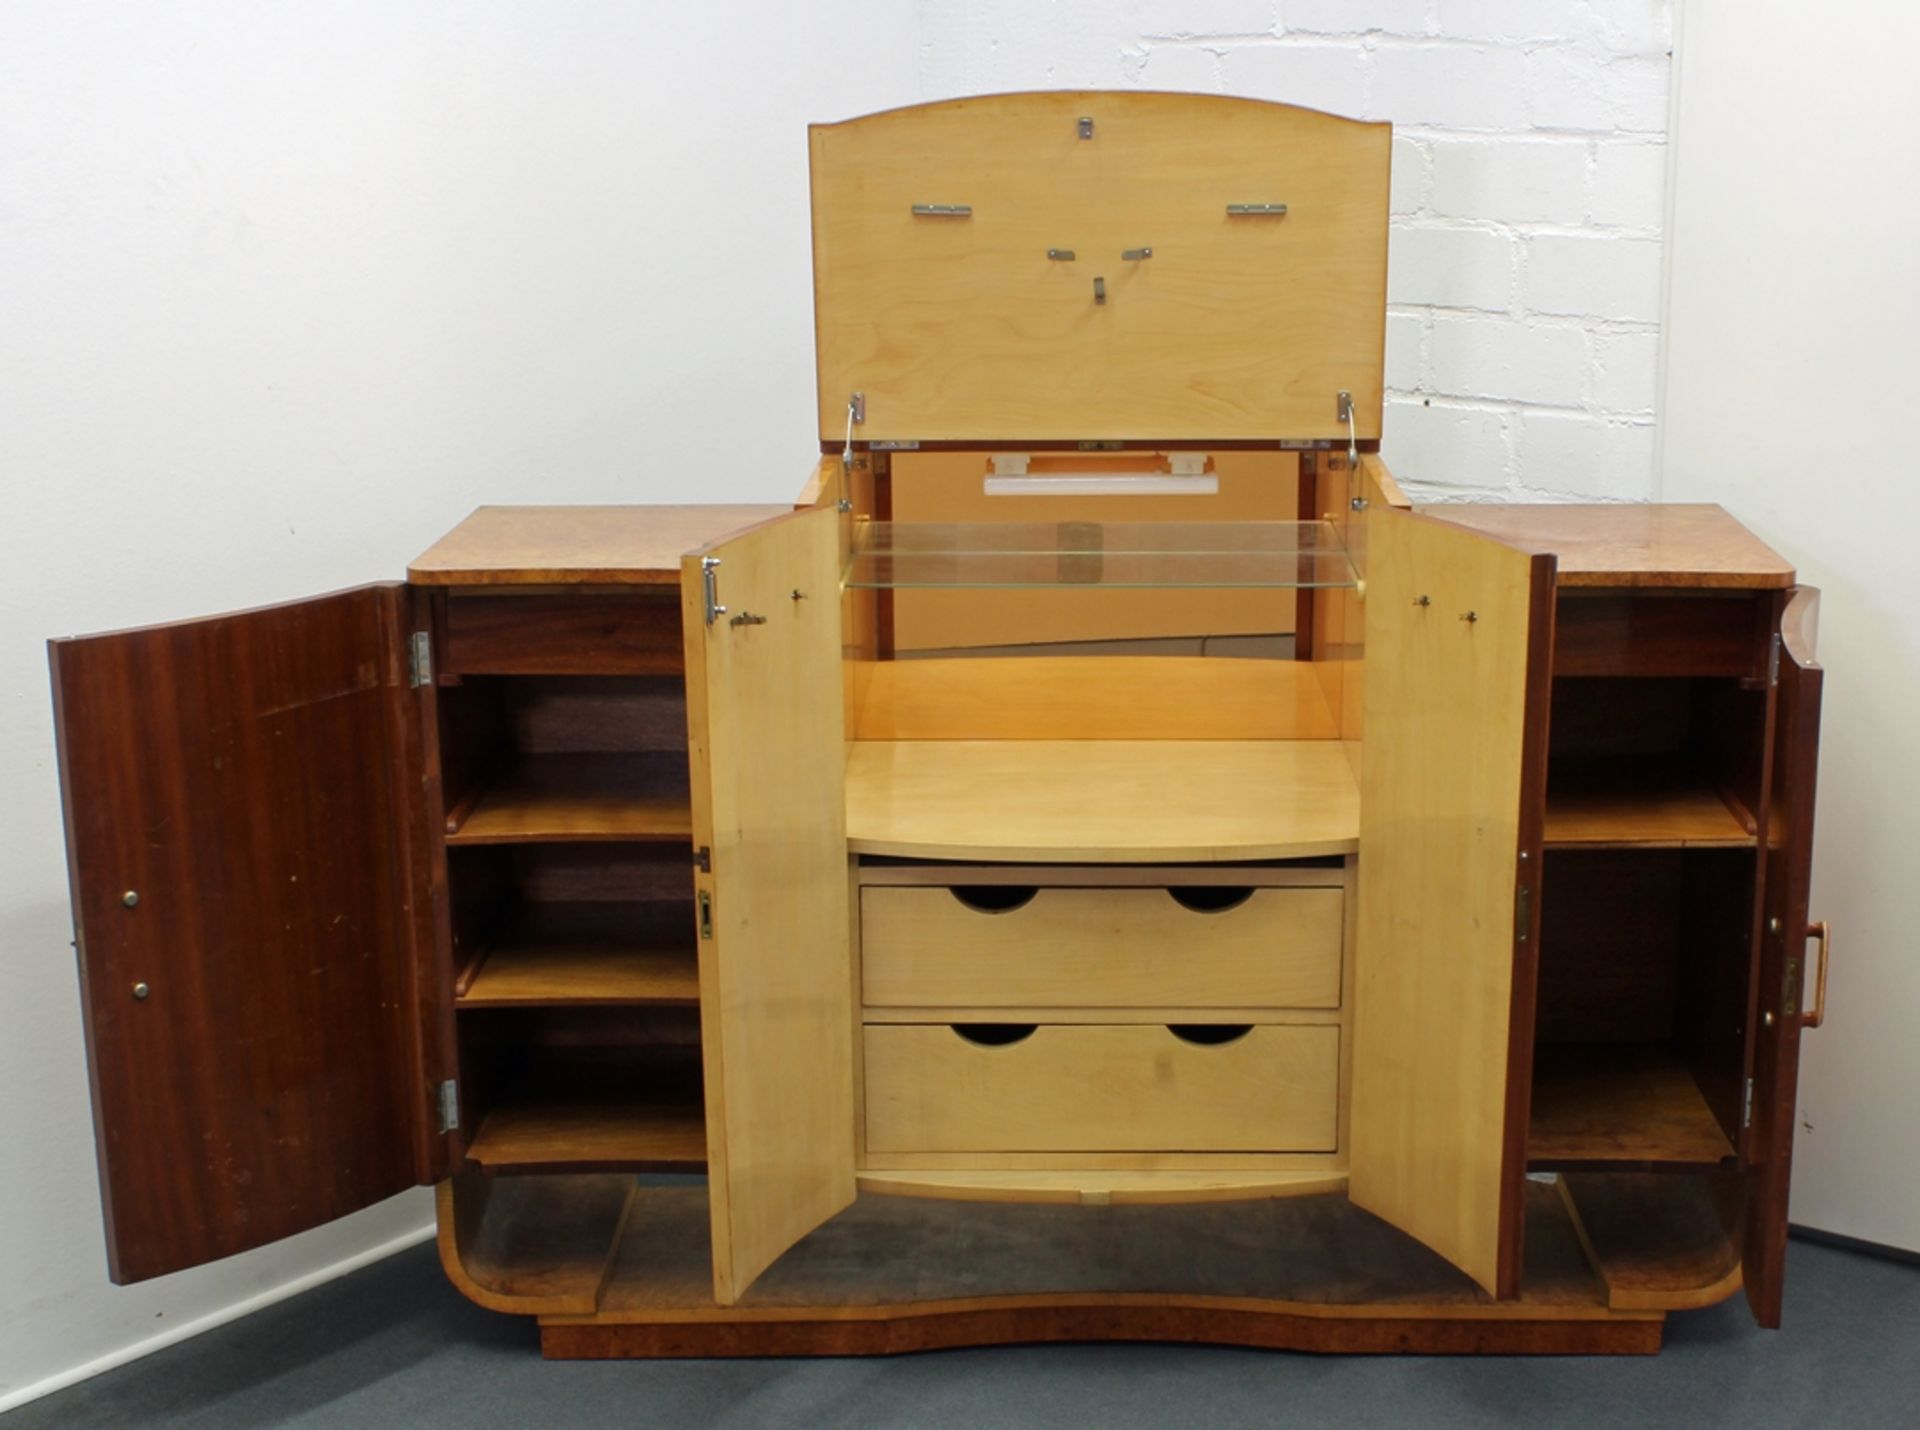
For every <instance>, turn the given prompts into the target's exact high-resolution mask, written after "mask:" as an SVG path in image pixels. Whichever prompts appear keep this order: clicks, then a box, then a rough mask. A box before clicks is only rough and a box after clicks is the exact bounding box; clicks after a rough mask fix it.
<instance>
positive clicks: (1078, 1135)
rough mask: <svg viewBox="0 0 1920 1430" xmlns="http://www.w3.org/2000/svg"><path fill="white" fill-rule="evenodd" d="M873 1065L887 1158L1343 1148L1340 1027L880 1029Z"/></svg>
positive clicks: (872, 1121)
mask: <svg viewBox="0 0 1920 1430" xmlns="http://www.w3.org/2000/svg"><path fill="white" fill-rule="evenodd" d="M1223 1035H1224V1036H1225V1037H1226V1039H1227V1040H1226V1041H1218V1040H1219V1039H1220V1038H1221V1037H1222V1036H1223ZM1236 1035H1237V1036H1236ZM1200 1038H1204V1039H1207V1040H1208V1041H1195V1039H1200ZM865 1053H866V1057H865V1067H866V1094H867V1097H866V1103H867V1111H866V1121H867V1147H868V1149H869V1150H870V1151H874V1152H1331V1151H1333V1150H1334V1146H1335V1142H1336V1131H1335V1129H1336V1125H1337V1121H1338V1117H1337V1113H1338V1105H1339V1080H1340V1069H1339V1064H1340V1030H1339V1028H1337V1027H1335V1026H1334V1025H1332V1024H1319V1025H1313V1026H1307V1025H1281V1024H1256V1025H1254V1026H1252V1027H1249V1028H1222V1027H1213V1026H1202V1027H1190V1028H1170V1027H1166V1026H1162V1025H1159V1024H1152V1023H1148V1024H1132V1025H1127V1026H1109V1025H1104V1024H1088V1025H1076V1026H1061V1025H1049V1024H1043V1025H1041V1026H1039V1027H1008V1026H1006V1025H999V1024H996V1025H971V1026H969V1025H961V1026H959V1027H949V1026H946V1025H943V1024H934V1025H931V1026H929V1025H925V1024H894V1025H878V1024H873V1025H869V1026H868V1027H867V1029H866V1037H865Z"/></svg>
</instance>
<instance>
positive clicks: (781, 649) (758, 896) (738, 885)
mask: <svg viewBox="0 0 1920 1430" xmlns="http://www.w3.org/2000/svg"><path fill="white" fill-rule="evenodd" d="M839 524H840V516H839V513H838V512H836V511H833V510H831V509H827V508H821V509H815V510H812V511H807V512H801V513H798V514H796V515H793V516H788V517H782V518H779V519H778V520H775V521H770V522H767V523H765V524H764V525H762V526H757V527H754V528H752V529H751V530H749V531H747V532H744V533H742V534H741V535H739V536H736V537H734V538H732V539H731V540H728V541H723V542H720V543H718V544H716V545H714V546H710V547H708V548H707V549H706V550H705V551H703V552H700V553H697V554H695V555H692V556H688V557H687V558H686V562H685V569H684V574H683V577H682V581H681V590H682V592H683V601H684V607H683V611H684V621H685V629H686V647H687V725H688V744H689V754H690V757H691V765H692V774H693V827H694V835H693V837H694V843H695V844H696V845H698V846H703V847H705V848H706V849H707V850H708V851H709V855H708V860H709V864H710V868H709V869H708V870H706V871H701V872H698V873H696V875H695V897H696V899H697V901H698V902H699V904H700V914H699V921H700V938H699V958H700V1022H701V1043H702V1049H703V1064H704V1069H705V1079H706V1106H707V1176H708V1189H709V1200H710V1202H711V1210H712V1221H713V1279H714V1297H715V1299H716V1300H718V1301H719V1302H720V1303H721V1304H722V1305H732V1304H733V1303H734V1302H735V1301H737V1300H738V1299H739V1297H740V1295H741V1294H742V1293H743V1292H745V1290H746V1289H747V1287H748V1286H750V1285H751V1284H752V1283H753V1279H754V1278H755V1277H756V1276H758V1275H759V1274H760V1273H761V1272H762V1271H764V1270H765V1269H766V1268H767V1267H768V1266H769V1265H770V1264H771V1263H772V1262H773V1260H774V1258H776V1257H777V1256H779V1255H780V1254H781V1253H782V1252H784V1251H785V1250H786V1249H787V1248H788V1247H789V1246H791V1245H793V1243H794V1242H796V1241H798V1240H799V1239H800V1238H801V1237H803V1236H805V1235H806V1234H807V1233H808V1232H810V1231H812V1230H813V1229H814V1227H816V1226H818V1225H819V1224H820V1223H821V1222H823V1221H825V1220H826V1219H827V1218H828V1217H830V1216H832V1215H833V1214H834V1213H835V1212H837V1211H840V1210H841V1209H842V1208H844V1207H846V1206H848V1205H850V1204H851V1203H852V1201H853V1192H854V1183H853V1107H854V1098H853V1049H852V1037H853V1023H854V1014H853V981H852V979H853V975H852V967H851V958H852V952H851V947H850V934H849V921H850V914H849V901H850V899H849V885H848V879H847V864H846V860H847V845H846V789H845V780H846V750H845V738H846V737H845V709H844V703H843V696H842V689H841V672H840V587H839ZM703 562H713V563H717V564H715V565H712V566H710V567H709V566H706V565H703ZM709 596H711V598H712V599H711V601H710V600H709ZM720 607H724V608H725V609H724V610H722V609H719V608H720Z"/></svg>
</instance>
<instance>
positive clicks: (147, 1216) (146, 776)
mask: <svg viewBox="0 0 1920 1430" xmlns="http://www.w3.org/2000/svg"><path fill="white" fill-rule="evenodd" d="M404 595H405V588H403V587H399V586H378V587H366V588H362V589H360V590H355V591H347V592H343V593H341V594H339V595H334V596H325V597H321V598H319V599H316V600H312V601H301V602H295V603H293V604H290V605H284V606H275V607H270V608H267V609H264V610H257V611H249V612H246V613H243V614H239V615H231V616H221V617H215V618H213V619H210V620H203V621H188V622H182V623H180V624H176V625H168V626H156V627H152V628H149V629H145V630H136V631H125V632H120V633H117V634H113V635H103V636H93V637H86V638H80V639H72V640H60V641H55V642H53V643H52V647H51V658H52V663H53V688H54V700H55V709H56V720H55V725H56V729H57V732H58V735H59V744H60V770H61V784H62V792H63V794H64V797H65V805H66V813H67V849H68V861H69V866H70V871H71V878H72V884H73V906H74V924H75V936H76V937H75V947H76V949H77V951H78V954H79V961H80V980H81V995H82V1006H83V1008H84V1011H85V1015H86V1031H87V1057H88V1065H89V1072H90V1074H91V1077H92V1084H93V1102H94V1124H95V1131H96V1136H97V1139H98V1149H99V1160H100V1185H101V1194H102V1199H103V1202H104V1204H105V1212H106V1223H107V1252H108V1260H109V1264H110V1267H111V1270H112V1274H113V1278H114V1280H115V1281H119V1282H123V1283H124V1282H129V1281H139V1280H143V1279H145V1278H147V1277H150V1276H158V1275H161V1274H163V1273H165V1272H169V1271H178V1270H181V1269H182V1268H184V1267H188V1266H196V1265H199V1264H200V1263H202V1262H206V1261H212V1260H214V1259H216V1258H219V1257H222V1256H229V1255H231V1254H233V1253H234V1252H238V1251H244V1250H246V1249H248V1248H249V1247H254V1246H259V1245H262V1244H264V1243H266V1242H270V1241H275V1240H278V1239H279V1238H281V1237H284V1236H290V1235H292V1234H293V1233H294V1232H297V1231H304V1230H306V1229H308V1228H310V1227H314V1226H318V1225H320V1224H321V1223H323V1222H327V1221H331V1220H333V1219H334V1218H336V1217H340V1216H344V1215H345V1214H346V1213H348V1212H350V1211H354V1210H357V1209H358V1208H360V1207H364V1206H368V1205H370V1204H371V1203H373V1202H376V1201H379V1200H381V1199H382V1198H384V1197H388V1196H391V1195H393V1194H394V1193H396V1192H398V1191H401V1190H403V1189H404V1188H406V1187H410V1186H413V1185H414V1184H415V1183H417V1182H422V1181H429V1180H431V1179H432V1177H433V1175H434V1174H435V1173H436V1171H437V1170H438V1168H437V1167H436V1166H435V1165H434V1163H435V1161H436V1159H437V1158H438V1157H439V1156H441V1155H443V1153H442V1151H441V1149H440V1144H439V1141H438V1139H437V1137H433V1136H430V1135H429V1131H428V1129H427V1127H426V1126H425V1124H426V1121H427V1109H428V1106H429V1102H428V1078H429V1076H430V1074H429V1073H428V1072H427V1070H426V1069H425V1067H424V1065H423V1062H422V1054H421V1051H420V1037H419V1034H420V1028H421V1000H422V998H423V997H425V996H430V995H427V994H426V993H425V992H424V991H423V989H422V988H421V986H420V985H421V965H420V962H419V958H418V948H417V943H416V940H415V938H414V934H413V930H414V929H415V928H416V927H417V915H418V913H419V911H420V905H421V903H422V902H423V901H424V899H425V898H426V897H427V896H426V894H425V892H424V890H425V886H426V875H425V872H424V868H423V865H422V863H421V861H420V860H418V859H417V858H416V857H415V855H414V839H415V831H417V830H418V829H419V828H420V823H419V818H418V811H417V810H416V809H414V807H413V806H414V805H415V803H416V802H417V801H418V799H419V796H420V778H421V772H420V771H419V770H418V769H417V768H414V769H411V770H410V771H409V770H408V769H407V768H406V767H405V766H406V765H407V764H408V762H409V761H410V760H411V758H412V757H413V755H414V753H415V751H414V748H413V745H414V742H412V741H411V740H409V739H408V738H407V731H406V728H405V727H406V726H407V724H408V722H409V721H410V720H411V719H412V718H413V717H412V714H411V710H412V705H411V702H410V700H409V698H408V695H409V692H408V690H407V689H406V681H407V676H406V666H405V662H404V660H403V659H402V656H401V652H402V650H403V649H404V635H403V627H402V616H403V612H404V608H405V603H404Z"/></svg>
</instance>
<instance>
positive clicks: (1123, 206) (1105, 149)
mask: <svg viewBox="0 0 1920 1430" xmlns="http://www.w3.org/2000/svg"><path fill="white" fill-rule="evenodd" d="M1089 119H1090V120H1091V121H1092V124H1091V126H1088V125H1086V124H1084V123H1083V122H1082V121H1083V120H1089ZM1083 135H1084V137H1083ZM1391 139H1392V130H1391V127H1390V126H1388V125H1386V124H1368V123H1361V122H1359V121H1356V120H1350V119H1341V118H1337V117H1335V116H1332V115H1327V114H1320V113H1317V112H1315V111H1313V110H1307V109H1297V108H1294V107H1292V106H1289V105H1281V104H1269V103H1266V102H1264V101H1259V100H1248V99H1230V98H1225V97H1221V96H1216V95H1192V94H1141V93H1057V94H1009V95H992V96H987V97H984V98H979V99H963V100H951V101H944V102H941V103H936V104H926V105H919V106H916V107H913V108H909V109H896V110H890V111H888V112H886V113H883V114H875V115H869V116H867V117H866V118H863V119H854V120H849V121H847V122H846V123H843V124H830V125H816V126H814V128H813V130H812V149H813V246H814V304H815V328H816V337H817V347H818V371H819V383H820V387H819V404H820V436H821V438H822V440H823V441H834V442H837V441H839V440H841V439H842V438H843V437H844V436H845V435H846V430H847V415H848V411H847V409H848V403H849V400H850V399H851V398H852V396H853V395H854V394H855V393H858V394H860V395H861V397H862V399H863V405H864V408H865V412H864V419H863V420H862V421H861V422H860V424H859V425H858V426H857V427H856V428H855V430H854V436H855V438H856V440H862V441H903V440H904V441H968V440H1013V441H1036V442H1038V441H1084V440H1093V439H1120V440H1177V439H1215V440H1226V439H1266V438H1273V439H1331V440H1344V439H1345V438H1346V437H1347V435H1348V429H1347V426H1346V424H1345V423H1344V422H1343V421H1342V420H1341V416H1340V410H1339V394H1341V393H1342V392H1348V393H1351V394H1352V399H1353V403H1354V406H1355V415H1356V417H1357V420H1358V429H1359V430H1358V432H1357V434H1356V435H1357V436H1359V437H1360V438H1362V439H1366V438H1377V437H1378V436H1379V434H1380V407H1381V384H1382V360H1383V357H1382V354H1383V346H1384V332H1385V321H1386V273H1387V212H1388V199H1387V181H1388V164H1389V156H1390V152H1391ZM1282 208H1284V212H1282V211H1281V210H1282Z"/></svg>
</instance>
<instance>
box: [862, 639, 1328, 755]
mask: <svg viewBox="0 0 1920 1430" xmlns="http://www.w3.org/2000/svg"><path fill="white" fill-rule="evenodd" d="M858 720H859V724H858V727H857V729H856V730H855V738H856V739H861V740H1331V739H1334V738H1336V737H1337V736H1338V734H1339V730H1338V729H1337V728H1336V726H1335V725H1334V721H1333V713H1332V712H1331V711H1330V710H1329V709H1328V708H1327V700H1326V696H1325V695H1324V694H1323V693H1322V692H1321V689H1320V683H1319V681H1318V680H1316V679H1315V678H1314V670H1313V667H1312V666H1311V665H1309V664H1307V663H1306V662H1304V661H1293V660H1265V659H1247V660H1240V659H1228V658H1223V657H1217V656H1198V655H1191V656H1181V655H1062V656H1045V655H1032V656H952V657H943V658H927V659H921V660H883V661H876V662H874V664H873V669H872V672H871V675H870V678H869V679H868V681H867V682H866V688H865V694H864V698H863V701H862V703H861V706H860V712H859V717H858Z"/></svg>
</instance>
